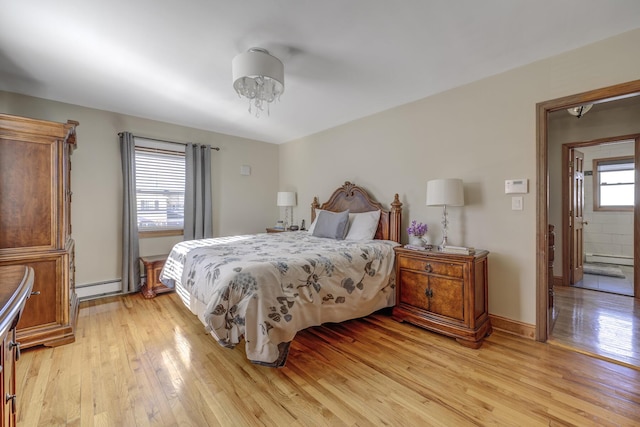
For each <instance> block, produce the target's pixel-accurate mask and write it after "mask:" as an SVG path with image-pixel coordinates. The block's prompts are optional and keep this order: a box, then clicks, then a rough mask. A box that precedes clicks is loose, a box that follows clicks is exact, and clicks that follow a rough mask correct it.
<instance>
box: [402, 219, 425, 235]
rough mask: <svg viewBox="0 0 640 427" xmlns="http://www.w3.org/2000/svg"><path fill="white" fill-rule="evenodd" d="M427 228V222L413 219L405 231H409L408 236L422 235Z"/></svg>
mask: <svg viewBox="0 0 640 427" xmlns="http://www.w3.org/2000/svg"><path fill="white" fill-rule="evenodd" d="M427 229H428V227H427V224H423V223H421V222H416V220H413V221H411V225H410V226H409V227H408V228H407V233H409V235H410V236H416V237H422V236H424V234H425V233H426V232H427Z"/></svg>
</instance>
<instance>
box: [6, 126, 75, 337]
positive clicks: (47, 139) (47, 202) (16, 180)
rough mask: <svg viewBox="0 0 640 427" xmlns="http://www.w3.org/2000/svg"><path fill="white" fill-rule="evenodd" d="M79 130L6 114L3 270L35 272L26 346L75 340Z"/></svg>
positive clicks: (23, 331)
mask: <svg viewBox="0 0 640 427" xmlns="http://www.w3.org/2000/svg"><path fill="white" fill-rule="evenodd" d="M77 125H78V123H77V122H74V121H71V120H69V121H68V122H67V123H57V122H50V121H44V120H34V119H30V118H25V117H17V116H10V115H5V114H0V266H6V265H25V266H28V267H32V268H33V270H34V273H35V275H34V283H33V289H32V293H31V297H30V298H29V299H28V300H27V303H26V305H25V308H24V311H23V314H22V318H21V319H20V322H19V323H18V327H17V339H18V341H20V343H21V346H22V348H26V347H31V346H35V345H40V344H43V345H47V346H56V345H61V344H66V343H69V342H73V341H74V340H75V325H76V319H77V315H78V300H77V297H76V292H75V266H74V242H73V239H71V188H70V187H71V182H70V173H71V152H72V151H73V149H74V148H75V146H76V133H75V130H76V126H77Z"/></svg>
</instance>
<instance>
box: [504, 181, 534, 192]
mask: <svg viewBox="0 0 640 427" xmlns="http://www.w3.org/2000/svg"><path fill="white" fill-rule="evenodd" d="M504 192H505V193H506V194H513V193H528V192H529V180H528V179H526V178H522V179H507V180H506V181H505V182H504Z"/></svg>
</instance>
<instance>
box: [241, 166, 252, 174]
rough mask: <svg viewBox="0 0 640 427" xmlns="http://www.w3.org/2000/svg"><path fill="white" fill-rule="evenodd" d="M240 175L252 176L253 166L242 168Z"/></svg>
mask: <svg viewBox="0 0 640 427" xmlns="http://www.w3.org/2000/svg"><path fill="white" fill-rule="evenodd" d="M240 175H244V176H249V175H251V166H249V165H242V166H240Z"/></svg>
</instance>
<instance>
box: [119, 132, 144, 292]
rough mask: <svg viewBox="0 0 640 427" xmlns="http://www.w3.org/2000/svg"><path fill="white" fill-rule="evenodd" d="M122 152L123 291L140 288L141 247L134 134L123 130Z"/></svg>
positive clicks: (134, 290) (121, 135)
mask: <svg viewBox="0 0 640 427" xmlns="http://www.w3.org/2000/svg"><path fill="white" fill-rule="evenodd" d="M119 135H120V154H121V157H122V183H123V192H122V193H123V196H124V197H123V203H122V292H124V293H130V292H136V291H138V290H139V289H140V263H139V261H138V258H139V257H140V248H139V243H138V214H137V206H136V161H135V159H136V155H135V142H134V140H133V135H132V134H131V133H129V132H122V133H120V134H119Z"/></svg>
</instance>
